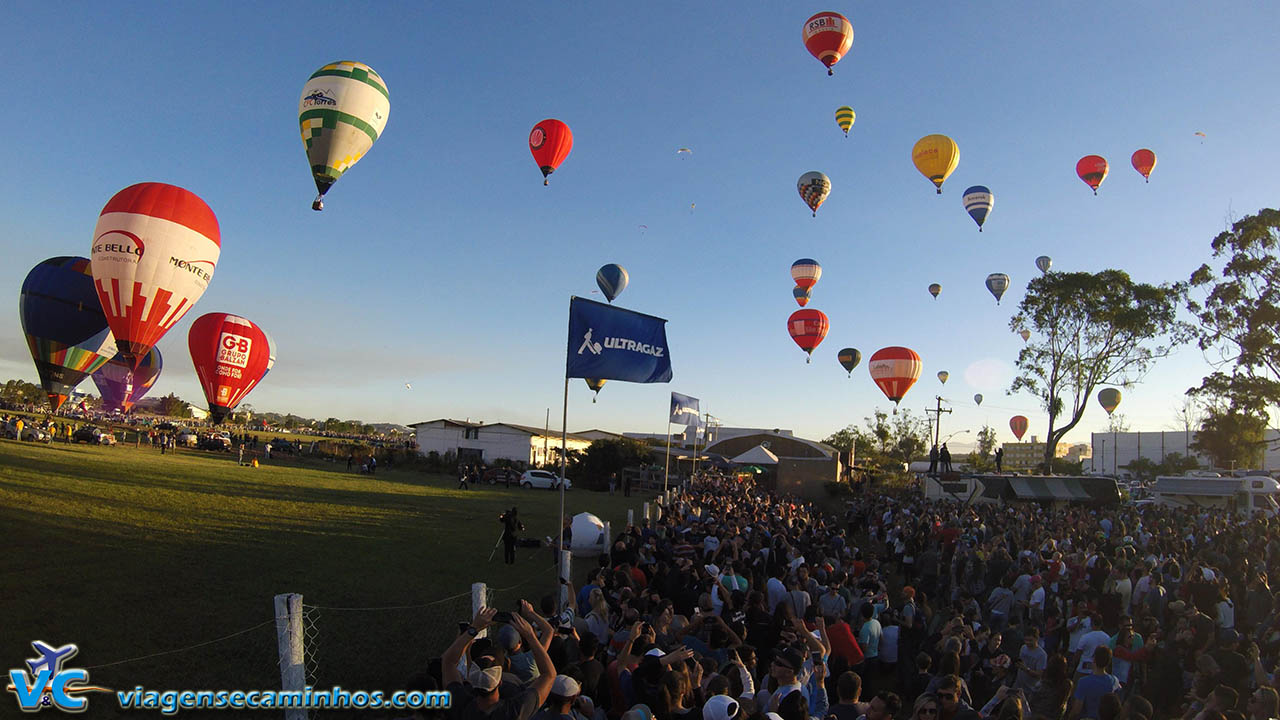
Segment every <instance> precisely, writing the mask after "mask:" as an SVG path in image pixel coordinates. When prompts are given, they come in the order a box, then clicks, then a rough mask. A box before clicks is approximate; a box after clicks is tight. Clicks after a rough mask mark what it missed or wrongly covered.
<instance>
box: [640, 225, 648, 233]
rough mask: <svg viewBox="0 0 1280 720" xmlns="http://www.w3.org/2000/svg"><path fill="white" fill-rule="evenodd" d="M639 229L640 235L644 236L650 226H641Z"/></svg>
mask: <svg viewBox="0 0 1280 720" xmlns="http://www.w3.org/2000/svg"><path fill="white" fill-rule="evenodd" d="M638 229H639V230H640V234H641V235H643V234H644V231H645V230H648V229H649V226H648V225H640V226H638Z"/></svg>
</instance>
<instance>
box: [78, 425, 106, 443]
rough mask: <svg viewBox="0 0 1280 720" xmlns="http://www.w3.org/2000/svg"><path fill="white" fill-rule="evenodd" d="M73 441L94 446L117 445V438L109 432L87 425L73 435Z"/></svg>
mask: <svg viewBox="0 0 1280 720" xmlns="http://www.w3.org/2000/svg"><path fill="white" fill-rule="evenodd" d="M71 439H72V440H75V441H76V442H84V443H90V444H93V445H115V444H116V436H115V435H112V434H111V433H109V432H103V431H102V428H100V427H95V426H93V425H85V426H84V427H82V428H80V429H79V430H77V431H75V432H74V433H72V435H71Z"/></svg>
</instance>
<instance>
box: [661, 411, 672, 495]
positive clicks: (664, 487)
mask: <svg viewBox="0 0 1280 720" xmlns="http://www.w3.org/2000/svg"><path fill="white" fill-rule="evenodd" d="M670 474H671V418H670V416H668V417H667V464H666V467H664V468H663V469H662V492H664V493H665V492H666V491H667V476H668V475H670Z"/></svg>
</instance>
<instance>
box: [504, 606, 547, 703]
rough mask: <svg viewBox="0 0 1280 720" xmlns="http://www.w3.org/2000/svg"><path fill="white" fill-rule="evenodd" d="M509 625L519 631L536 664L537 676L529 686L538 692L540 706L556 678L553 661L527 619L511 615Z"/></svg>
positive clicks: (545, 699)
mask: <svg viewBox="0 0 1280 720" xmlns="http://www.w3.org/2000/svg"><path fill="white" fill-rule="evenodd" d="M511 626H512V627H514V628H515V629H516V632H518V633H520V637H521V638H522V639H523V640H524V644H525V646H527V647H528V648H529V651H530V652H532V653H533V662H534V664H535V665H537V666H538V677H536V678H534V680H533V684H532V685H530V686H529V687H530V689H532V690H533V691H534V692H535V693H537V694H538V707H542V704H543V703H545V702H546V701H547V696H548V695H550V694H551V683H552V682H554V681H555V679H556V666H555V663H553V662H551V656H550V655H547V650H546V648H544V647H542V643H540V642H538V636H536V635H534V634H533V627H532V626H531V625H529V623H528V621H526V620H525V619H524V618H522V617H520V616H519V615H513V616H512V617H511Z"/></svg>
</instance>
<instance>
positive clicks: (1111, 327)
mask: <svg viewBox="0 0 1280 720" xmlns="http://www.w3.org/2000/svg"><path fill="white" fill-rule="evenodd" d="M1184 292H1185V291H1184V288H1183V287H1182V286H1181V285H1148V284H1145V283H1135V282H1134V281H1133V280H1132V279H1130V277H1129V275H1128V273H1125V272H1124V271H1121V270H1103V271H1101V272H1098V273H1087V272H1079V273H1060V272H1050V273H1046V274H1044V275H1042V276H1040V277H1038V278H1035V279H1033V280H1032V281H1031V282H1030V283H1028V285H1027V293H1026V295H1025V296H1024V297H1023V299H1022V303H1021V304H1020V305H1019V306H1018V314H1017V315H1015V316H1014V317H1013V319H1012V320H1010V321H1009V327H1010V328H1011V329H1013V330H1014V331H1021V330H1031V331H1033V334H1034V337H1035V338H1036V339H1035V340H1034V341H1033V342H1030V343H1028V344H1027V345H1025V346H1023V348H1022V351H1021V352H1019V353H1018V362H1017V367H1018V373H1019V374H1018V376H1017V377H1016V378H1014V381H1013V385H1012V386H1011V387H1010V392H1019V391H1026V392H1028V393H1030V394H1032V395H1034V396H1036V397H1037V398H1038V399H1039V400H1040V402H1041V404H1042V405H1043V406H1044V409H1045V411H1046V413H1047V414H1048V416H1049V427H1048V432H1047V433H1046V436H1045V451H1044V463H1045V465H1046V466H1051V465H1052V462H1053V451H1054V448H1056V447H1057V446H1058V442H1059V441H1061V440H1062V438H1063V436H1065V435H1066V434H1067V433H1068V432H1070V431H1071V430H1072V429H1073V428H1074V427H1075V426H1076V425H1077V424H1078V423H1079V422H1080V418H1081V417H1083V416H1084V411H1085V408H1086V407H1088V404H1089V402H1090V400H1091V399H1092V396H1093V391H1094V390H1095V389H1096V388H1097V387H1098V386H1099V385H1114V386H1120V387H1131V386H1132V385H1133V384H1134V383H1136V382H1137V381H1138V380H1139V379H1141V377H1142V376H1143V375H1144V374H1145V373H1146V371H1147V370H1148V369H1149V368H1150V367H1151V364H1152V363H1153V362H1154V361H1155V360H1156V359H1157V358H1162V357H1165V356H1166V355H1168V354H1169V352H1170V350H1171V347H1172V344H1173V343H1176V342H1177V341H1178V340H1179V339H1181V337H1182V335H1183V334H1184V329H1183V328H1182V326H1181V325H1180V324H1179V323H1178V321H1177V316H1176V314H1177V306H1178V304H1179V301H1180V300H1181V298H1182V297H1183V296H1184ZM1162 338H1164V339H1165V341H1164V342H1161V341H1160V340H1161V339H1162ZM1063 417H1065V418H1067V420H1066V422H1065V423H1061V424H1060V423H1059V419H1060V418H1063Z"/></svg>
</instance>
